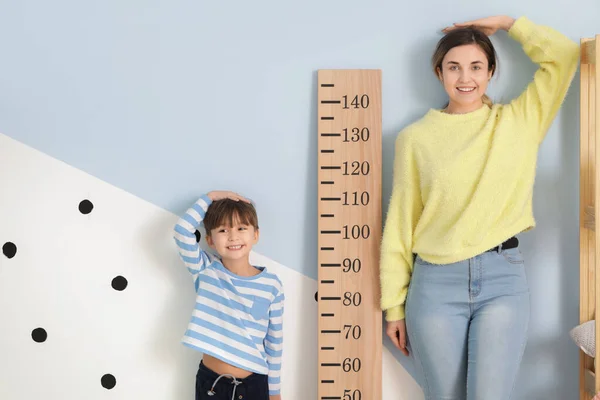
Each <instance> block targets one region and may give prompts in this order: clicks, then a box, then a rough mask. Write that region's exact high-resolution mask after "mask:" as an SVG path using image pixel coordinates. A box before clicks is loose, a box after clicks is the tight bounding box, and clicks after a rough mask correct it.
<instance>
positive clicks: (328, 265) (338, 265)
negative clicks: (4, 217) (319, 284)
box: [321, 264, 342, 268]
mask: <svg viewBox="0 0 600 400" xmlns="http://www.w3.org/2000/svg"><path fill="white" fill-rule="evenodd" d="M341 266H342V264H321V267H325V268H336V267H341Z"/></svg>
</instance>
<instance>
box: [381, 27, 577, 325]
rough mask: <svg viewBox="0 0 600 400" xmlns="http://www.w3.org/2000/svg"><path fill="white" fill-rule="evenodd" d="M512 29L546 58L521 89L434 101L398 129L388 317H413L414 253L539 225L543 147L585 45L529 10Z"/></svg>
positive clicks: (387, 250)
mask: <svg viewBox="0 0 600 400" xmlns="http://www.w3.org/2000/svg"><path fill="white" fill-rule="evenodd" d="M508 34H509V36H510V37H511V38H513V39H515V40H517V41H518V42H519V43H521V45H522V47H523V50H524V52H525V53H526V54H527V55H528V56H529V57H530V58H531V60H532V61H533V62H534V63H536V64H538V66H539V68H538V70H537V71H536V73H535V75H534V77H533V81H532V82H531V83H530V84H529V85H528V86H527V88H525V90H524V91H523V92H522V93H521V94H520V95H519V96H518V97H517V98H516V99H514V100H512V101H511V102H510V103H508V104H495V105H493V106H492V107H491V108H490V107H488V106H483V107H481V108H480V109H478V110H476V111H473V112H470V113H466V114H446V113H443V112H442V111H441V110H437V109H431V110H429V111H428V112H427V114H426V115H424V116H423V117H422V118H421V119H420V120H418V121H417V122H415V123H413V124H411V125H410V126H408V127H407V128H405V129H404V130H403V131H402V132H400V134H399V135H398V138H397V139H396V150H395V151H396V155H395V161H394V178H393V190H392V195H391V199H390V204H389V209H388V213H387V217H386V222H385V228H384V232H383V238H382V243H381V265H380V277H381V308H382V309H383V310H385V311H386V320H388V321H396V320H399V319H403V318H404V302H405V299H406V294H407V291H408V285H409V282H410V277H411V273H412V268H413V260H414V254H419V255H420V256H421V257H422V258H423V259H424V260H426V261H429V262H432V263H435V264H446V263H452V262H457V261H460V260H465V259H468V258H470V257H474V256H475V255H477V254H480V253H483V252H485V251H486V250H488V249H490V248H492V247H494V246H497V245H498V244H500V243H502V242H503V241H504V240H506V239H508V238H510V237H511V236H513V235H516V234H518V233H520V232H523V231H527V230H530V229H532V228H533V227H534V226H535V220H534V217H533V210H532V192H533V184H534V178H535V170H536V163H537V152H538V148H539V145H540V143H541V142H542V140H543V138H544V136H545V135H546V132H547V130H548V128H549V127H550V125H551V123H552V121H553V119H554V117H555V115H556V113H557V112H558V109H559V108H560V106H561V104H562V102H563V100H564V98H565V96H566V93H567V89H568V88H569V86H570V84H571V81H572V80H573V77H574V74H575V71H576V69H577V64H578V61H579V51H580V50H579V49H580V47H579V44H578V43H576V42H574V41H572V40H570V39H569V38H567V37H565V36H564V35H562V34H561V33H559V32H557V31H555V30H553V29H551V28H549V27H545V26H540V25H537V24H534V23H533V22H531V21H530V20H529V19H527V18H526V17H520V18H518V19H517V20H516V21H515V22H514V24H513V26H512V27H511V28H510V30H509V32H508ZM413 253H414V254H413Z"/></svg>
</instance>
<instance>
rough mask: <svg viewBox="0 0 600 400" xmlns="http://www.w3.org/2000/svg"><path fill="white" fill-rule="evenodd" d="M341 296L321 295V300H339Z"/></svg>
mask: <svg viewBox="0 0 600 400" xmlns="http://www.w3.org/2000/svg"><path fill="white" fill-rule="evenodd" d="M341 299H342V298H341V297H321V300H334V301H335V300H341Z"/></svg>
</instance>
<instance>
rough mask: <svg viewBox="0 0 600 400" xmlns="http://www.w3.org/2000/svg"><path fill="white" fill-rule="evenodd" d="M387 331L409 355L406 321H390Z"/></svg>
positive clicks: (396, 343) (395, 344)
mask: <svg viewBox="0 0 600 400" xmlns="http://www.w3.org/2000/svg"><path fill="white" fill-rule="evenodd" d="M385 333H386V334H387V335H388V336H389V338H390V339H391V340H392V343H394V346H396V347H397V348H398V349H400V350H401V351H402V353H404V355H405V356H408V350H407V349H406V323H405V321H404V320H403V319H401V320H399V321H388V323H387V328H386V330H385Z"/></svg>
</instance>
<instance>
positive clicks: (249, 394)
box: [196, 362, 269, 400]
mask: <svg viewBox="0 0 600 400" xmlns="http://www.w3.org/2000/svg"><path fill="white" fill-rule="evenodd" d="M219 377H220V379H219ZM211 391H212V392H211ZM209 393H212V395H211V394H209ZM196 400H269V382H268V377H267V375H261V374H252V375H250V376H248V377H246V378H244V379H238V378H236V379H235V380H234V379H233V378H232V377H231V376H229V375H219V374H217V373H216V372H214V371H213V370H211V369H209V368H207V367H206V366H205V365H204V363H202V362H200V366H199V367H198V373H197V374H196Z"/></svg>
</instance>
